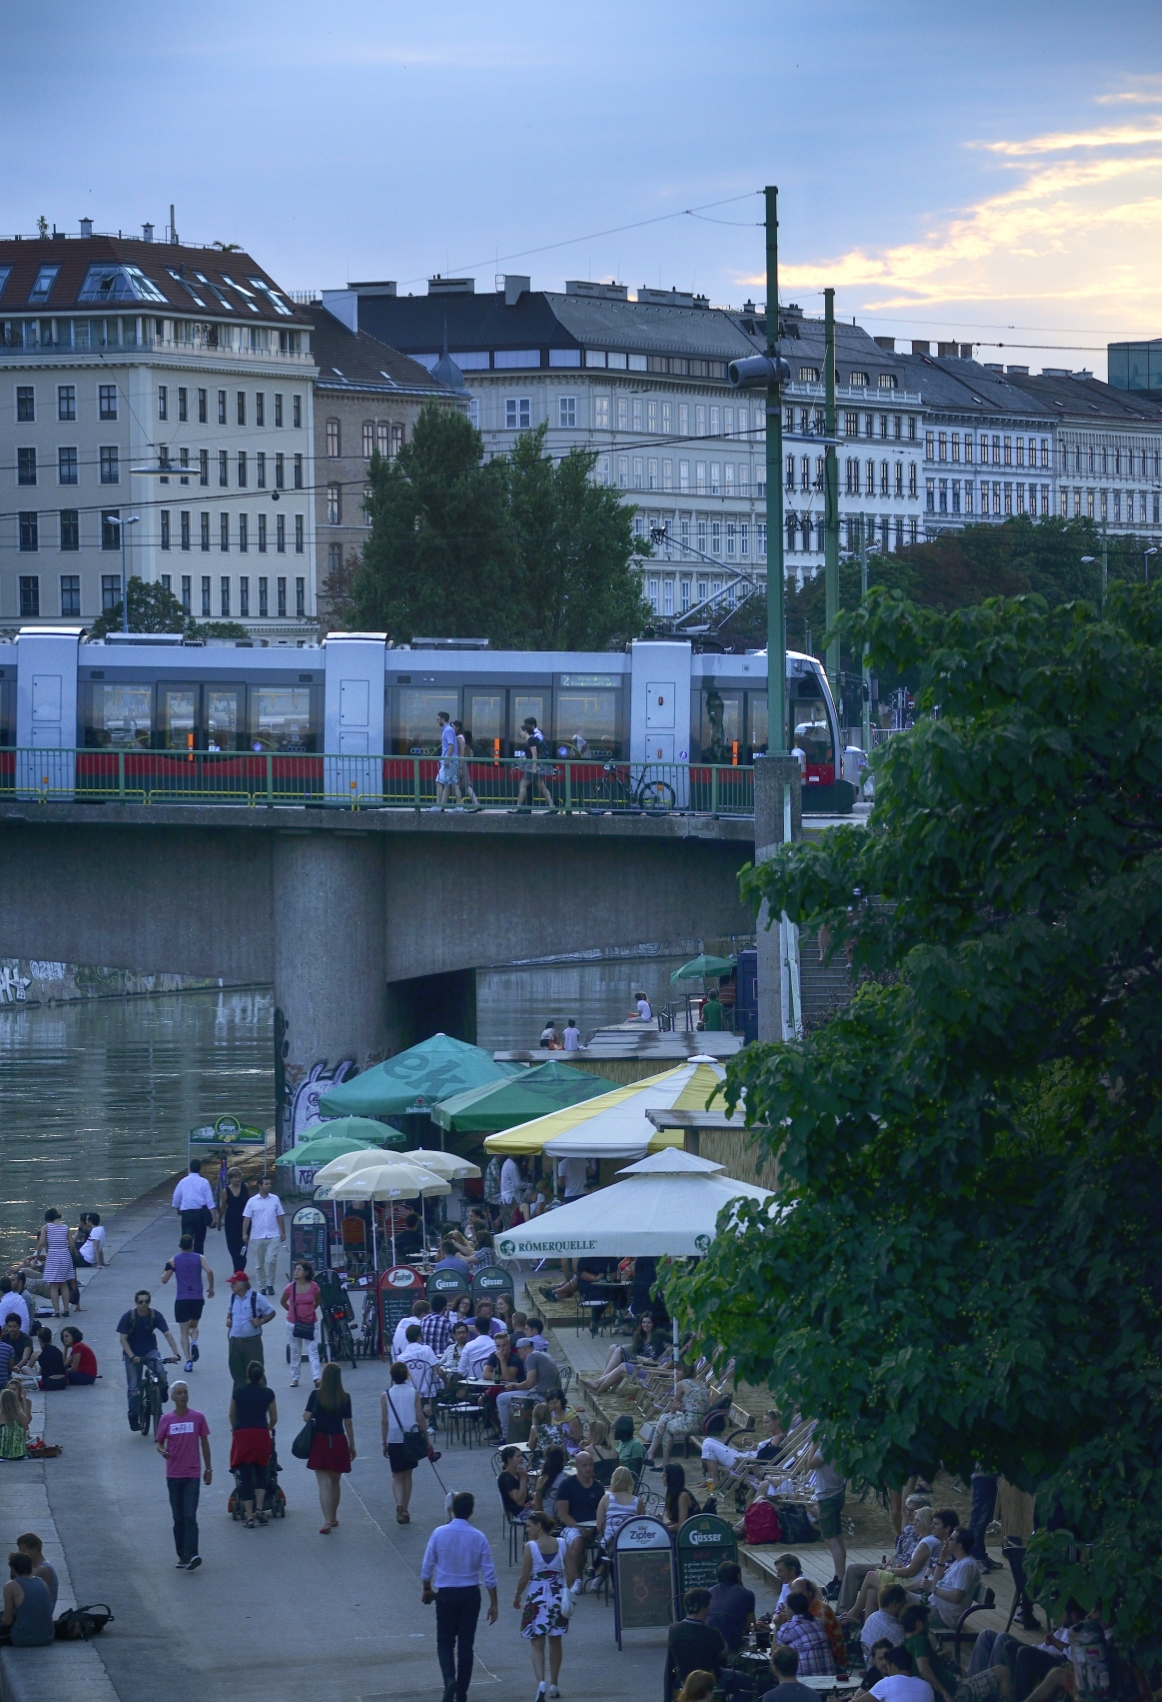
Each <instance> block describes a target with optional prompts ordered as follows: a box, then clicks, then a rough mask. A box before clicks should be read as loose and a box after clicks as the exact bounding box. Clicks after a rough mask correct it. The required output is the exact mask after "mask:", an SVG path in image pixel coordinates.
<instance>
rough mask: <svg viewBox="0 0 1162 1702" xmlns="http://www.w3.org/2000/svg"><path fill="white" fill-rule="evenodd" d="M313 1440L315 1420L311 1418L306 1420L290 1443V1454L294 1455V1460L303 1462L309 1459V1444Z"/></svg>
mask: <svg viewBox="0 0 1162 1702" xmlns="http://www.w3.org/2000/svg"><path fill="white" fill-rule="evenodd" d="M314 1440H315V1420H314V1417H313V1416H312V1417H310V1418H308V1419H307V1422H306V1423H305V1424H304V1425H303V1427H302V1429H301V1430H300V1431H299V1433H298V1435H297V1436H296V1437H295V1439H294V1441H293V1442H292V1443H291V1453H292V1454H293V1455H294V1457H295V1459H296V1460H305V1459H308V1458H309V1457H310V1452H311V1444H312V1442H313V1441H314Z"/></svg>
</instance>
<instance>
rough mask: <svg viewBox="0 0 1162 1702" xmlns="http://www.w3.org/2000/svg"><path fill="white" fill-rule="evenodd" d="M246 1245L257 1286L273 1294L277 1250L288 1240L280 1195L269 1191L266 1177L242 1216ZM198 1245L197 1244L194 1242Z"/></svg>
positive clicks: (268, 1181) (260, 1290)
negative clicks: (252, 1261) (250, 1253)
mask: <svg viewBox="0 0 1162 1702" xmlns="http://www.w3.org/2000/svg"><path fill="white" fill-rule="evenodd" d="M242 1240H243V1245H244V1246H245V1247H246V1248H247V1249H248V1250H249V1251H250V1252H252V1253H253V1255H254V1264H253V1266H252V1269H253V1271H254V1286H255V1288H257V1289H258V1291H259V1292H260V1293H261V1294H273V1293H274V1284H275V1279H276V1278H277V1276H278V1250H279V1248H280V1246H281V1245H282V1243H283V1242H284V1241H285V1240H286V1213H285V1212H284V1211H283V1209H282V1201H281V1200H280V1199H279V1197H278V1195H277V1194H272V1193H271V1191H270V1177H269V1176H264V1177H263V1178H262V1181H261V1182H260V1183H259V1184H258V1192H257V1194H252V1195H251V1196H250V1198H249V1199H248V1200H247V1202H246V1209H245V1210H244V1211H243V1213H242ZM195 1246H196V1243H195Z"/></svg>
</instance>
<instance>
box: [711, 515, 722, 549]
mask: <svg viewBox="0 0 1162 1702" xmlns="http://www.w3.org/2000/svg"><path fill="white" fill-rule="evenodd" d="M710 553H711V555H716V556H720V555H721V554H722V521H721V520H712V521H711V522H710Z"/></svg>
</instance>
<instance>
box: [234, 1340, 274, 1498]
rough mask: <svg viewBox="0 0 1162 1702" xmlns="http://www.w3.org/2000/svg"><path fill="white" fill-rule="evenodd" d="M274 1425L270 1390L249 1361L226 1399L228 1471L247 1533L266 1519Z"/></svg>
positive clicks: (258, 1368)
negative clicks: (234, 1481) (235, 1476)
mask: <svg viewBox="0 0 1162 1702" xmlns="http://www.w3.org/2000/svg"><path fill="white" fill-rule="evenodd" d="M277 1423H278V1406H277V1404H276V1403H275V1398H274V1390H273V1389H268V1388H267V1386H266V1373H265V1372H264V1371H263V1369H262V1366H261V1365H260V1364H259V1363H258V1361H257V1360H256V1359H252V1360H251V1361H250V1364H249V1365H248V1366H247V1368H246V1381H245V1383H239V1384H238V1386H237V1387H236V1388H235V1390H234V1394H233V1396H232V1397H231V1400H230V1428H231V1430H232V1431H233V1435H232V1436H231V1438H230V1470H231V1471H234V1470H235V1469H237V1472H238V1494H239V1497H240V1499H241V1502H242V1513H243V1519H244V1522H245V1525H246V1529H247V1530H248V1531H252V1530H253V1529H254V1527H255V1526H256V1525H259V1524H263V1525H265V1524H267V1523H268V1521H269V1519H270V1513H269V1512H268V1511H267V1508H266V1506H265V1505H264V1503H265V1501H266V1491H267V1489H268V1488H269V1484H268V1482H267V1472H266V1468H267V1466H268V1465H269V1464H270V1455H271V1438H270V1432H271V1426H272V1425H275V1424H277Z"/></svg>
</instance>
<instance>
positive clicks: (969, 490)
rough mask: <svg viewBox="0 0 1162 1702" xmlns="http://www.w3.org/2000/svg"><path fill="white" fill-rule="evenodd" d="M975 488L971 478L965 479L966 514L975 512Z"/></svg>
mask: <svg viewBox="0 0 1162 1702" xmlns="http://www.w3.org/2000/svg"><path fill="white" fill-rule="evenodd" d="M974 490H975V487H974V485H973V484H972V482H971V480H969V479H966V480H965V481H964V512H965V513H966V514H971V513H972V512H973V507H972V501H973V494H974Z"/></svg>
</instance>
